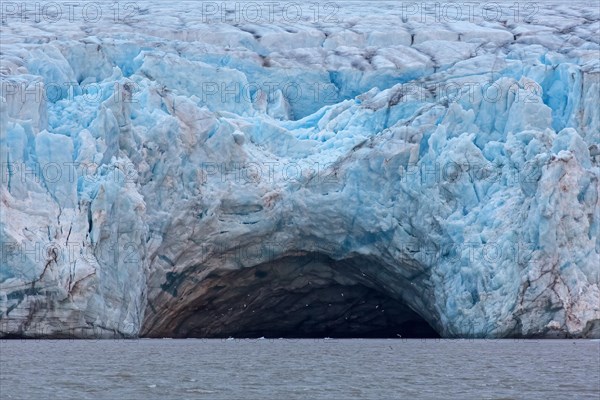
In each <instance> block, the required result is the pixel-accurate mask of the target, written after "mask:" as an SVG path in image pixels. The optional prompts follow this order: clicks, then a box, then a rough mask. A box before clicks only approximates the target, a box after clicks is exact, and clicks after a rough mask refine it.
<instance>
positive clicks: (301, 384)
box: [0, 339, 600, 400]
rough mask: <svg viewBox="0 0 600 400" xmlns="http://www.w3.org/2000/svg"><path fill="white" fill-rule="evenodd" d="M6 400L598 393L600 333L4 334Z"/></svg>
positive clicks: (2, 395)
mask: <svg viewBox="0 0 600 400" xmlns="http://www.w3.org/2000/svg"><path fill="white" fill-rule="evenodd" d="M0 399H27V400H31V399H39V400H42V399H77V400H79V399H110V400H115V399H124V400H129V399H131V400H134V399H160V400H164V399H228V400H229V399H260V400H263V399H277V400H279V399H332V400H341V399H528V400H529V399H594V400H597V399H600V341H591V340H577V341H573V340H539V341H537V340H527V341H524V340H498V341H490V340H419V339H416V340H402V339H396V340H357V339H352V340H338V339H330V340H322V339H321V340H289V339H285V340H284V339H280V340H270V339H263V340H201V339H187V340H170V339H162V340H160V339H156V340H146V339H143V340H120V341H114V340H106V341H85V340H75V341H69V340H64V341H58V340H57V341H50V340H46V341H34V340H31V341H22V340H8V341H7V340H2V341H0Z"/></svg>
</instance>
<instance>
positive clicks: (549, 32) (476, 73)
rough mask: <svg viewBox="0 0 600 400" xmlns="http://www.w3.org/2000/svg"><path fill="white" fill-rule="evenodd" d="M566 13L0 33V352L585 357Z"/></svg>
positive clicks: (585, 285) (587, 303)
mask: <svg viewBox="0 0 600 400" xmlns="http://www.w3.org/2000/svg"><path fill="white" fill-rule="evenodd" d="M144 4H146V3H144ZM182 4H183V3H182ZM381 4H383V5H385V4H387V3H385V2H381ZM548 4H550V3H548ZM573 4H575V5H571V4H569V5H561V4H560V3H556V4H554V3H552V5H548V6H547V7H543V9H541V10H540V14H539V15H538V17H537V20H536V22H531V21H529V22H527V21H514V20H511V19H510V18H509V17H507V18H505V19H499V20H498V21H467V20H465V21H460V22H447V23H439V24H436V25H435V26H433V27H432V26H431V25H430V24H427V23H423V22H420V21H418V20H410V19H409V20H402V19H401V18H400V16H398V15H396V14H394V13H393V12H390V13H387V14H386V15H380V14H379V13H378V12H377V9H378V7H383V6H382V5H378V3H375V2H372V3H369V6H365V7H360V8H359V7H358V6H354V7H356V9H352V6H348V9H346V10H345V11H344V12H345V14H344V18H343V19H342V21H337V22H335V23H333V22H332V23H327V22H323V23H314V22H306V21H299V22H295V23H294V24H289V23H287V22H285V23H284V22H281V23H279V24H278V23H277V21H275V22H273V23H271V24H268V25H264V26H263V25H260V24H258V25H257V24H251V23H233V22H228V21H221V22H217V23H213V24H200V23H198V22H197V21H199V20H200V17H199V16H198V15H195V14H194V13H195V12H200V11H198V10H191V11H189V10H188V11H189V12H187V13H184V14H181V13H180V14H177V15H178V17H177V18H174V17H173V18H158V17H157V16H159V15H175V14H174V12H175V11H177V7H183V6H173V5H167V4H166V3H161V2H158V1H154V2H148V3H147V6H145V7H147V8H146V9H145V12H144V13H140V15H138V16H137V17H136V18H137V19H136V20H135V22H133V23H129V24H114V23H112V24H110V25H109V26H108V27H107V26H103V25H101V24H96V25H91V26H84V25H83V24H77V23H73V24H69V26H68V27H67V28H64V27H60V29H59V27H58V26H57V25H53V24H51V23H45V22H43V21H42V22H41V23H37V24H35V23H32V22H28V21H21V20H8V21H7V22H6V23H5V24H4V25H3V26H2V60H1V71H0V72H1V79H2V98H1V99H0V100H1V102H2V103H1V104H2V110H1V119H0V124H1V125H0V128H1V136H0V152H1V155H0V160H1V161H2V180H1V185H0V196H1V210H0V242H1V243H2V258H1V260H0V335H2V336H23V337H68V336H76V337H114V336H118V337H136V336H147V337H163V336H175V337H185V336H212V337H218V336H230V335H233V336H235V335H242V336H244V335H245V336H252V335H259V336H260V335H264V334H265V332H266V333H269V332H276V333H277V335H281V336H285V335H293V334H294V333H295V334H302V335H311V334H313V335H319V334H323V335H325V334H330V333H332V332H333V333H334V334H335V333H341V332H343V331H346V332H351V333H352V332H354V333H356V334H362V333H365V332H362V331H361V329H365V326H371V327H372V326H375V327H378V329H379V328H380V329H382V330H385V329H386V327H389V326H393V327H394V329H402V327H406V326H410V324H411V322H415V321H416V320H419V321H424V323H426V324H427V325H428V326H430V327H431V328H432V329H433V330H434V331H435V332H436V333H437V334H439V335H441V336H443V337H465V336H474V337H490V338H493V337H596V338H598V337H600V278H599V275H600V274H599V269H600V260H599V253H600V240H599V238H598V233H599V232H598V231H599V229H600V212H599V205H600V203H599V196H598V191H599V190H598V187H599V186H598V178H599V175H600V169H599V162H600V150H599V145H600V122H599V121H600V111H599V110H600V108H599V107H598V105H599V104H600V58H599V56H600V53H599V51H600V44H599V42H600V40H599V37H598V31H599V27H600V18H599V15H598V10H597V9H596V10H594V9H593V7H591V8H590V7H586V6H585V5H584V4H581V5H577V4H576V3H573ZM174 10H175V11H174ZM156 21H159V22H156ZM181 26H184V27H185V29H177V27H181ZM140 27H143V28H144V29H140ZM25 37H27V40H25V39H24V38H25ZM40 93H41V94H40ZM385 304H387V305H388V307H387V310H386V309H385V308H386V307H384V306H383V305H385ZM386 312H387V313H388V314H389V315H388V314H385V313H386ZM353 321H354V322H353ZM403 324H405V325H403ZM366 333H368V332H366Z"/></svg>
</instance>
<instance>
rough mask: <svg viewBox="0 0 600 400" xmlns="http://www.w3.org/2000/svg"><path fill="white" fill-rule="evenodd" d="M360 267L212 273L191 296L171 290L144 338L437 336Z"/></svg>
mask: <svg viewBox="0 0 600 400" xmlns="http://www.w3.org/2000/svg"><path fill="white" fill-rule="evenodd" d="M365 263H368V260H353V261H352V262H351V261H342V262H340V261H333V260H332V259H330V258H329V257H327V256H325V255H322V254H309V255H306V254H305V255H302V256H289V257H284V258H281V259H278V260H276V261H273V262H268V263H264V264H259V265H256V266H253V267H246V268H241V269H237V270H233V271H221V272H218V273H217V272H212V273H211V274H209V275H208V276H206V277H205V278H204V279H202V281H201V282H198V283H197V285H196V287H195V288H194V289H193V290H187V289H184V291H185V292H186V293H182V291H181V290H179V291H178V293H177V296H176V297H178V299H174V300H175V303H174V304H171V305H167V306H166V307H165V309H164V310H163V311H164V312H165V313H166V314H164V315H163V317H159V318H157V319H154V322H155V323H156V324H155V323H151V328H150V329H149V330H147V331H146V332H147V333H146V335H145V336H150V337H165V336H170V337H201V338H227V337H234V338H259V337H265V338H323V337H330V338H398V337H402V338H415V337H419V338H432V337H439V335H438V333H437V332H436V331H435V330H434V329H433V328H432V327H431V326H430V325H429V324H428V323H427V322H426V321H425V319H424V318H422V317H421V316H420V315H419V314H417V313H416V312H415V311H413V310H412V309H411V308H410V307H409V306H407V305H406V303H404V302H403V301H401V300H399V299H397V298H395V297H393V296H390V295H389V294H386V293H385V291H384V290H382V289H381V287H380V286H379V285H377V284H375V283H373V282H371V281H370V280H369V276H368V275H370V274H373V273H374V268H375V266H371V268H370V269H369V268H363V267H361V266H364V265H365ZM365 270H369V273H368V274H365V273H364V272H363V271H365ZM192 281H193V279H192ZM198 285H199V286H198ZM157 311H158V310H157ZM159 313H160V311H159ZM151 319H152V318H151ZM158 321H161V322H158ZM147 322H148V321H147Z"/></svg>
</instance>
